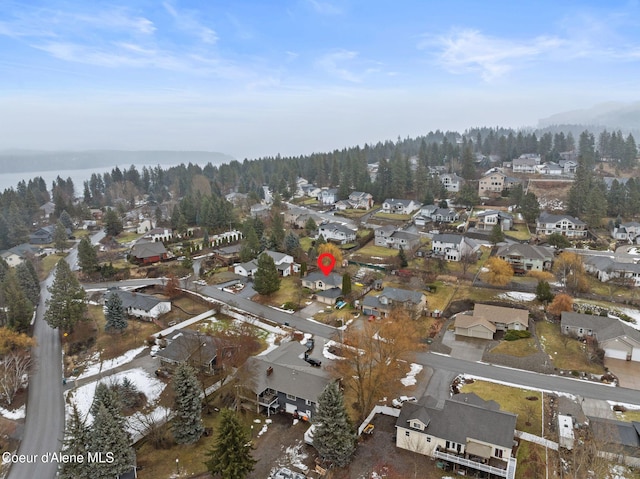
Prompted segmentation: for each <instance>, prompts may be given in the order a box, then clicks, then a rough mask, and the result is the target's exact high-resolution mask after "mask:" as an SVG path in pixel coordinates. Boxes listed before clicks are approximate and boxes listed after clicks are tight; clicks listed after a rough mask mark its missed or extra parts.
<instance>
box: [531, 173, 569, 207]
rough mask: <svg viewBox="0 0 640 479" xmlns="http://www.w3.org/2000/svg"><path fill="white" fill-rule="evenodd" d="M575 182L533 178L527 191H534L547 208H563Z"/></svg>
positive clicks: (541, 203)
mask: <svg viewBox="0 0 640 479" xmlns="http://www.w3.org/2000/svg"><path fill="white" fill-rule="evenodd" d="M572 184H573V182H572V181H571V180H567V181H545V180H531V181H529V186H528V189H527V191H530V192H533V193H534V194H535V195H536V197H537V198H538V201H539V202H540V207H541V208H543V209H546V210H551V211H553V210H562V209H563V205H565V204H566V201H567V198H568V196H569V190H570V189H571V185H572Z"/></svg>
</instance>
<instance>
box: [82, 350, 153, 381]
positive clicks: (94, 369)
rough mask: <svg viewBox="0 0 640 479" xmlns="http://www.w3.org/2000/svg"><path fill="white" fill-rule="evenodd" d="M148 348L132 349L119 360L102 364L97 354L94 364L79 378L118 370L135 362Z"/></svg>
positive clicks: (94, 356) (86, 368)
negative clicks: (119, 367)
mask: <svg viewBox="0 0 640 479" xmlns="http://www.w3.org/2000/svg"><path fill="white" fill-rule="evenodd" d="M146 347H147V346H140V347H139V348H136V349H131V350H129V351H127V352H126V353H124V354H123V355H122V356H118V357H117V358H113V359H107V360H106V361H102V362H100V360H99V356H98V355H97V354H95V355H93V356H92V357H91V361H92V363H90V364H89V365H88V366H87V367H85V369H84V371H82V373H81V374H80V375H79V376H78V379H81V378H88V377H90V376H95V375H96V374H100V373H101V372H105V371H109V370H111V369H115V368H117V367H118V366H122V365H123V364H126V363H129V362H131V361H133V359H134V358H135V357H136V356H137V355H138V354H140V353H141V352H142V351H143V350H144V349H145V348H146Z"/></svg>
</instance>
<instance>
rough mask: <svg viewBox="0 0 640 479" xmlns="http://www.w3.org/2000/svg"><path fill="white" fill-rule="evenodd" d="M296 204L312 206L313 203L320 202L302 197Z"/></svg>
mask: <svg viewBox="0 0 640 479" xmlns="http://www.w3.org/2000/svg"><path fill="white" fill-rule="evenodd" d="M298 204H299V205H305V206H313V205H319V204H320V202H319V201H318V200H317V199H315V198H305V199H302V200H301V201H300V202H298Z"/></svg>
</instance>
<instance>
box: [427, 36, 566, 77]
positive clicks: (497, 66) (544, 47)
mask: <svg viewBox="0 0 640 479" xmlns="http://www.w3.org/2000/svg"><path fill="white" fill-rule="evenodd" d="M434 44H435V46H436V47H438V48H440V51H439V52H438V54H437V59H438V62H439V63H440V65H442V66H443V67H444V68H445V69H446V70H448V71H450V72H452V73H466V72H479V73H480V76H481V77H482V78H483V80H485V81H487V82H490V81H492V80H495V79H497V78H499V77H501V76H503V75H504V74H506V73H507V72H509V71H511V70H512V69H514V68H516V67H518V66H519V65H522V64H523V63H525V62H527V61H531V60H535V59H540V58H541V57H543V56H545V55H547V54H549V53H551V52H553V51H554V50H556V49H558V48H561V47H563V46H565V44H566V42H565V41H564V40H562V39H560V38H558V37H553V36H540V37H535V38H532V39H529V40H520V41H517V40H509V39H503V38H495V37H490V36H487V35H484V34H482V33H481V32H480V31H478V30H471V29H466V30H457V31H454V32H452V33H450V34H448V35H443V36H439V37H436V38H434V39H427V40H426V41H424V42H422V43H421V44H420V45H419V48H423V49H424V48H427V47H430V46H433V45H434Z"/></svg>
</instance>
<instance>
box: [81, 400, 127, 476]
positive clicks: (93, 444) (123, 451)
mask: <svg viewBox="0 0 640 479" xmlns="http://www.w3.org/2000/svg"><path fill="white" fill-rule="evenodd" d="M89 450H90V451H91V452H94V453H95V452H102V453H103V454H106V453H109V452H110V453H112V454H113V462H109V461H104V462H102V463H92V464H91V478H92V479H113V478H114V477H116V476H117V475H118V474H122V473H124V472H126V471H127V470H129V469H131V467H132V465H133V459H134V452H133V448H132V447H131V438H130V437H129V433H128V432H127V430H126V429H125V426H124V420H123V419H122V416H121V415H120V413H118V414H117V416H114V415H113V413H112V412H111V411H110V410H109V409H107V408H106V407H105V406H104V405H103V404H99V405H98V407H97V408H96V413H95V415H94V418H93V424H92V425H91V434H90V437H89ZM103 457H105V456H103Z"/></svg>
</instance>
